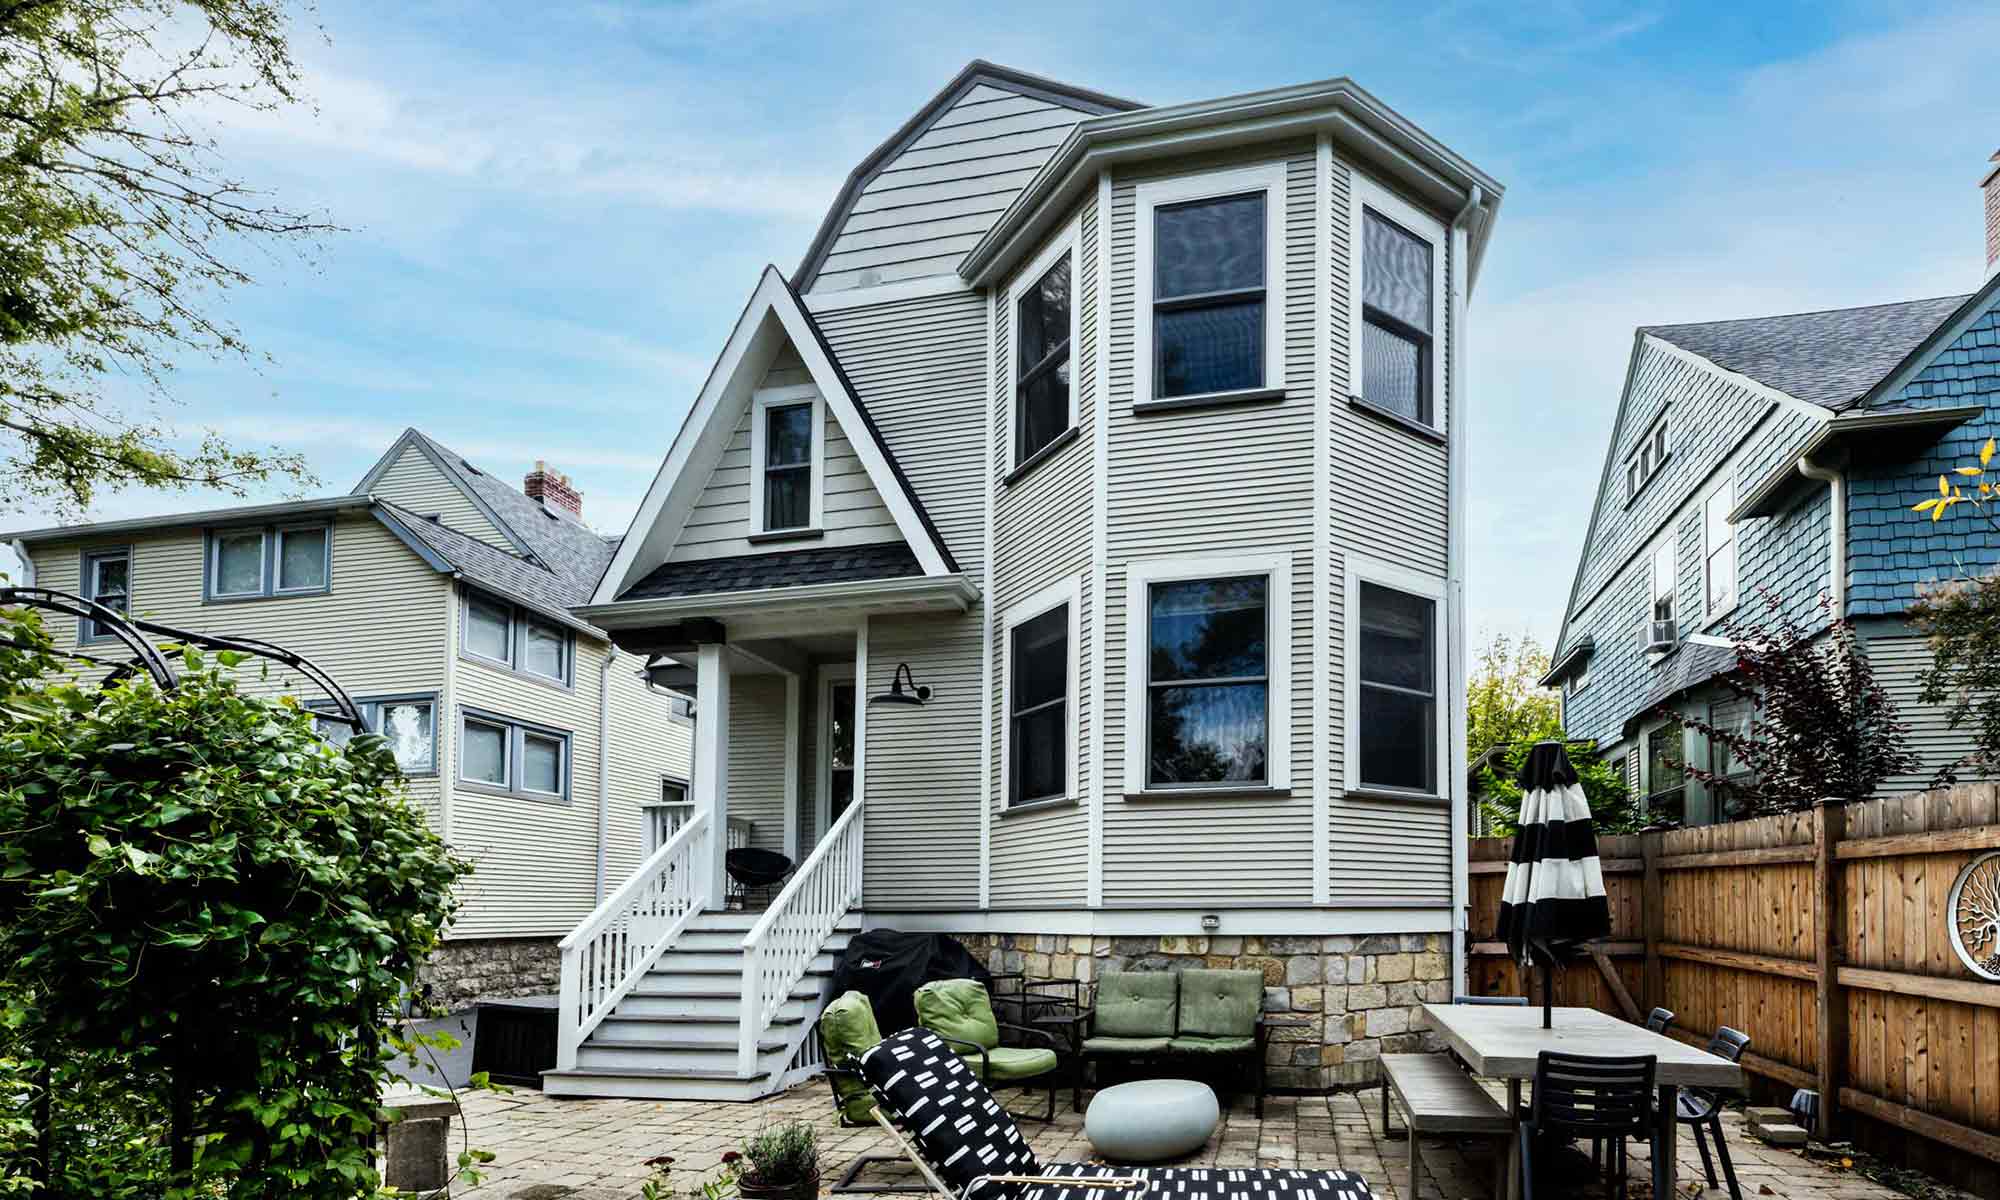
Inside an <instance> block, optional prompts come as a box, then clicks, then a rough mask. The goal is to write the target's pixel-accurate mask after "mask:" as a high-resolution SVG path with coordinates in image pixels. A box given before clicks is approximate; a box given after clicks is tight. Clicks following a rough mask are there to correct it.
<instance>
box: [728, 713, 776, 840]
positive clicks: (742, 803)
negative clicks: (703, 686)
mask: <svg viewBox="0 0 2000 1200" xmlns="http://www.w3.org/2000/svg"><path fill="white" fill-rule="evenodd" d="M729 817H730V819H731V820H747V821H750V822H753V826H752V828H751V830H750V844H751V845H753V846H756V847H758V848H760V849H764V850H775V851H777V852H778V853H780V854H783V853H784V852H785V680H784V678H783V677H782V676H778V675H739V676H737V677H736V678H734V679H732V680H730V683H729Z"/></svg>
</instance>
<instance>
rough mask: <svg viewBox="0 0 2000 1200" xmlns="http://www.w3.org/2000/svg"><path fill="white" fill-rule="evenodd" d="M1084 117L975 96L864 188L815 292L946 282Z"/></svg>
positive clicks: (1025, 100)
mask: <svg viewBox="0 0 2000 1200" xmlns="http://www.w3.org/2000/svg"><path fill="white" fill-rule="evenodd" d="M1083 115H1084V114H1082V113H1081V112H1078V111H1076V110H1074V109H1070V108H1066V107H1063V106H1062V105H1059V104H1053V103H1050V102H1049V101H1047V100H1043V99H1040V98H1037V97H1030V96H1022V95H1017V94H1015V93H1013V92H1008V91H1004V90H1002V89H999V88H994V87H988V86H985V85H981V86H979V87H976V88H973V89H972V90H971V91H969V92H967V93H966V94H965V95H964V96H963V97H961V98H960V99H959V101H958V102H957V103H956V104H954V105H953V106H952V107H951V108H950V109H948V110H946V111H945V112H943V113H941V114H939V116H938V117H937V119H936V120H935V121H934V122H933V123H932V125H931V127H930V128H929V129H927V130H925V131H924V133H923V134H921V135H920V136H918V137H917V138H916V139H915V140H913V141H912V142H911V143H910V144H909V145H908V146H907V147H905V148H904V149H903V151H902V152H901V153H899V154H897V155H896V156H895V157H894V158H892V159H890V160H889V161H888V162H886V163H885V164H883V167H882V169H881V170H879V171H877V172H876V174H875V175H874V177H873V178H871V179H870V180H869V181H868V183H867V185H866V186H865V187H863V189H862V191H861V194H860V196H858V197H856V199H855V203H854V209H853V211H852V212H851V213H850V214H848V216H847V218H846V220H845V222H844V223H843V224H842V226H841V231H840V233H839V235H838V236H837V237H835V239H834V241H833V244H832V246H831V247H829V249H828V252H827V256H826V261H825V262H824V263H823V264H821V266H820V270H819V275H818V277H817V279H815V280H814V282H813V290H814V291H816V292H826V291H840V290H843V289H846V288H853V287H862V286H867V285H870V284H877V283H888V282H892V281H895V280H899V279H915V278H920V277H923V276H929V275H949V274H951V273H952V272H953V271H954V270H955V269H956V268H957V265H958V261H959V260H960V259H961V258H963V257H965V253H966V252H967V251H968V250H970V249H972V247H973V246H974V245H975V244H976V243H977V242H978V241H979V239H980V238H981V237H982V236H983V235H984V234H985V233H986V231H987V229H989V228H991V226H992V224H993V222H994V221H995V220H996V219H998V218H999V216H1000V214H1001V213H1002V212H1004V211H1005V210H1006V208H1007V206H1008V205H1009V204H1011V203H1013V201H1014V197H1015V196H1016V195H1018V194H1019V192H1020V190H1021V188H1022V187H1023V186H1025V185H1026V184H1027V182H1028V181H1029V180H1030V179H1032V178H1034V176H1035V172H1037V171H1039V170H1040V169H1041V168H1042V165H1043V164H1044V163H1046V162H1047V161H1048V159H1049V155H1050V154H1052V153H1054V152H1055V148H1056V147H1057V146H1059V145H1060V144H1061V143H1062V140H1063V138H1064V137H1066V136H1067V135H1068V133H1069V131H1070V128H1071V127H1072V126H1074V125H1075V124H1076V122H1077V121H1078V120H1080V119H1082V117H1083Z"/></svg>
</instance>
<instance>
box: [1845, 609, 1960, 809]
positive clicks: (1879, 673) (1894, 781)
mask: <svg viewBox="0 0 2000 1200" xmlns="http://www.w3.org/2000/svg"><path fill="white" fill-rule="evenodd" d="M1871 624H1876V623H1874V622H1871ZM1879 624H1880V625H1881V626H1882V627H1883V630H1882V631H1880V632H1877V631H1875V630H1870V631H1868V633H1867V635H1866V642H1865V648H1866V653H1867V655H1868V665H1869V666H1870V667H1872V668H1873V669H1874V671H1875V682H1877V683H1879V684H1881V685H1882V690H1883V691H1885V692H1887V693H1888V694H1889V700H1890V702H1891V703H1893V704H1894V705H1895V706H1896V715H1897V716H1898V717H1899V718H1901V719H1902V722H1903V725H1904V727H1905V728H1906V730H1907V731H1908V737H1909V748H1910V750H1911V751H1912V752H1913V753H1915V754H1916V755H1917V769H1916V770H1914V771H1911V772H1910V773H1908V774H1906V775H1894V776H1891V777H1889V778H1888V779H1885V780H1883V781H1882V786H1881V787H1880V788H1879V789H1877V790H1878V793H1905V792H1920V791H1922V790H1924V788H1925V787H1926V786H1928V785H1929V783H1930V779H1931V774H1932V773H1933V772H1934V771H1936V770H1937V769H1938V768H1939V767H1942V766H1946V765H1948V764H1950V763H1952V762H1954V761H1956V760H1957V759H1958V758H1959V757H1960V756H1961V755H1964V754H1965V753H1966V752H1967V751H1968V750H1969V749H1970V743H1969V739H1968V738H1967V736H1966V734H1965V733H1964V732H1963V731H1961V732H1956V733H1954V732H1953V731H1952V728H1951V724H1950V712H1951V708H1950V705H1947V704H1925V703H1923V701H1922V700H1921V699H1920V697H1921V696H1922V695H1923V687H1922V683H1921V679H1922V676H1923V673H1924V672H1925V671H1927V670H1929V669H1930V665H1931V648H1930V645H1929V643H1928V642H1926V641H1925V640H1924V637H1923V635H1921V634H1919V633H1917V632H1916V631H1915V629H1913V628H1912V627H1910V626H1909V625H1906V624H1904V623H1903V622H1902V621H1895V622H1893V623H1891V622H1887V621H1884V622H1880V623H1879ZM1889 630H1894V631H1895V632H1889ZM1964 777H1965V778H1972V777H1975V773H1966V774H1965V776H1964Z"/></svg>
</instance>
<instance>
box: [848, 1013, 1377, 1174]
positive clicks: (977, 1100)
mask: <svg viewBox="0 0 2000 1200" xmlns="http://www.w3.org/2000/svg"><path fill="white" fill-rule="evenodd" d="M861 1074H862V1076H863V1078H865V1079H866V1080H867V1081H868V1086H869V1088H870V1089H871V1090H872V1091H873V1092H874V1093H875V1105H876V1108H875V1119H876V1120H877V1121H878V1122H880V1123H881V1125H882V1127H883V1128H884V1129H886V1130H888V1131H889V1134H890V1136H892V1137H893V1138H895V1140H896V1141H897V1143H898V1144H900V1145H901V1146H902V1147H903V1151H904V1153H906V1154H908V1155H909V1156H910V1161H911V1162H913V1163H915V1164H916V1165H917V1167H918V1169H919V1170H921V1171H922V1172H923V1173H924V1176H925V1177H926V1178H928V1179H929V1180H930V1181H931V1185H932V1187H934V1188H935V1189H936V1190H937V1192H938V1194H939V1195H941V1196H945V1197H948V1198H949V1200H1118V1198H1119V1196H1120V1194H1124V1195H1129V1196H1132V1197H1135V1198H1136V1197H1137V1196H1138V1195H1139V1194H1140V1193H1143V1192H1159V1193H1172V1194H1173V1195H1175V1196H1176V1197H1188V1198H1190V1200H1373V1195H1374V1193H1372V1192H1370V1191H1369V1190H1368V1185H1367V1183H1365V1182H1364V1181H1363V1180H1362V1178H1361V1177H1360V1176H1359V1175H1355V1174H1353V1173H1351V1172H1348V1171H1303V1170H1282V1169H1276V1168H1269V1167H1263V1168H1221V1167H1106V1166H1097V1165H1092V1164H1089V1163H1044V1162H1042V1161H1041V1160H1040V1159H1038V1158H1037V1157H1036V1156H1035V1152H1034V1151H1033V1150H1032V1149H1030V1148H1029V1146H1028V1142H1027V1139H1026V1138H1024V1137H1022V1136H1021V1128H1020V1126H1018V1125H1016V1124H1015V1123H1014V1122H1013V1121H1012V1120H1011V1119H1010V1118H1009V1117H1008V1116H1007V1114H1006V1113H1005V1112H1003V1111H1002V1110H1001V1108H1000V1105H999V1104H998V1103H997V1102H996V1101H995V1100H994V1099H993V1094H992V1093H991V1092H989V1091H987V1090H986V1088H985V1086H984V1085H983V1084H981V1083H980V1082H979V1080H978V1079H976V1078H974V1077H973V1074H972V1072H971V1070H970V1069H968V1067H967V1066H966V1063H965V1060H964V1059H962V1058H961V1057H959V1056H958V1055H957V1054H954V1053H953V1052H952V1051H951V1050H950V1049H949V1048H948V1047H947V1046H946V1045H945V1044H944V1043H943V1042H942V1041H940V1040H939V1039H938V1038H937V1037H936V1036H935V1035H933V1034H931V1033H930V1032H929V1031H927V1030H923V1029H906V1030H904V1031H903V1032H901V1033H898V1034H894V1035H892V1036H890V1037H889V1038H887V1039H885V1040H884V1041H882V1042H881V1043H880V1044H878V1045H877V1046H875V1047H874V1048H873V1049H871V1050H869V1051H868V1052H867V1053H865V1054H863V1055H862V1056H861Z"/></svg>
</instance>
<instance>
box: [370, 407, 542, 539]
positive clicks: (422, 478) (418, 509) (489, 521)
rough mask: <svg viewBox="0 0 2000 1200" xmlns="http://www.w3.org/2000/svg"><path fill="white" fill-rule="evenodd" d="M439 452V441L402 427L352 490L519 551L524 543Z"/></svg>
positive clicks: (440, 447) (441, 451) (472, 535)
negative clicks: (399, 435)
mask: <svg viewBox="0 0 2000 1200" xmlns="http://www.w3.org/2000/svg"><path fill="white" fill-rule="evenodd" d="M444 454H445V450H444V448H443V447H442V446H439V445H438V444H437V443H435V442H433V441H431V440H430V439H429V438H427V437H425V436H424V435H423V434H422V433H420V432H418V431H417V430H415V429H406V430H404V431H403V435H402V436H401V437H399V438H397V439H396V442H395V444H394V445H392V446H390V447H389V449H388V451H387V453H385V454H383V455H382V457H381V458H379V459H377V460H376V462H375V465H374V466H373V467H370V468H369V469H368V473H367V474H366V475H364V476H362V477H361V482H360V483H359V484H357V485H355V489H354V490H355V491H356V492H357V493H364V492H365V493H368V494H370V495H374V496H378V497H380V498H381V499H384V500H387V501H389V502H390V503H392V504H396V505H399V506H401V507H403V508H406V509H408V510H410V511H411V512H414V513H418V514H420V515H422V516H426V517H435V518H436V519H437V521H438V523H439V524H442V525H446V526H448V527H450V528H452V529H455V530H457V531H458V532H460V533H462V534H465V535H466V536H468V537H474V538H478V539H479V540H480V541H482V542H485V543H486V544H487V545H489V546H494V547H497V548H499V549H501V550H506V551H508V552H510V553H515V554H519V553H524V552H525V551H526V549H527V547H526V546H524V545H522V544H521V543H520V542H519V541H518V539H517V538H516V537H515V536H514V535H513V534H512V532H511V531H509V530H508V529H507V527H506V522H505V520H504V519H503V518H501V517H500V515H499V514H498V513H495V512H494V511H493V510H492V508H491V507H490V506H489V505H487V504H486V503H485V502H484V501H483V500H481V499H480V497H479V495H478V494H477V493H476V492H474V491H472V490H471V489H470V488H467V487H465V486H464V485H463V484H462V483H461V482H460V480H459V477H458V475H457V473H456V471H455V470H454V469H453V467H452V466H451V465H450V464H449V463H448V462H446V461H445V459H444Z"/></svg>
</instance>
